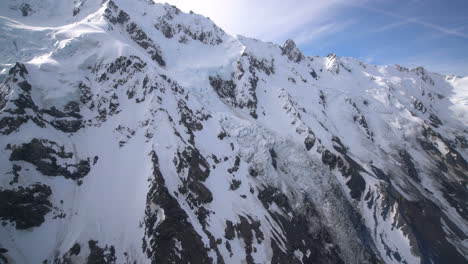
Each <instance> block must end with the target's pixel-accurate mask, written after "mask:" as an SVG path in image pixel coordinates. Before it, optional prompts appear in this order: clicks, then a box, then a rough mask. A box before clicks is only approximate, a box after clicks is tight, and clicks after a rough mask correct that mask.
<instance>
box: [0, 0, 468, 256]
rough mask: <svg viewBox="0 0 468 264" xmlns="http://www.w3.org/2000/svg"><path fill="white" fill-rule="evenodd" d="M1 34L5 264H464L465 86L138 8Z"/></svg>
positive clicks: (1, 242)
mask: <svg viewBox="0 0 468 264" xmlns="http://www.w3.org/2000/svg"><path fill="white" fill-rule="evenodd" d="M0 16H1V17H7V18H8V20H5V19H3V18H1V19H0V24H1V25H0V33H1V31H3V30H6V31H8V36H9V37H8V38H10V37H11V38H12V41H8V42H2V43H5V45H4V48H5V49H4V50H2V51H0V53H1V54H2V59H3V58H5V61H1V62H2V63H1V67H2V71H1V73H0V80H1V84H0V138H1V140H0V150H1V151H0V174H1V175H2V177H0V223H1V224H2V227H1V228H0V263H64V264H65V263H407V264H410V263H466V262H467V261H468V247H467V244H466V241H467V239H468V224H467V223H468V222H467V221H468V213H467V212H468V189H467V186H468V162H467V158H468V149H467V148H468V143H467V142H468V140H467V134H468V119H467V116H468V110H467V109H466V107H465V105H466V91H467V89H468V78H466V77H465V78H461V77H453V76H442V75H439V74H436V73H431V72H428V71H427V70H425V69H423V68H416V69H413V70H409V69H406V68H403V67H401V66H373V65H367V64H365V63H363V62H360V61H358V60H355V59H351V58H340V57H338V56H336V55H335V54H330V55H329V56H327V57H308V56H305V55H304V54H303V53H302V52H301V51H300V50H299V49H298V48H297V47H296V45H295V44H294V42H293V41H292V40H288V41H286V43H285V44H284V45H283V46H282V47H280V46H278V45H275V44H272V43H264V42H261V41H258V40H254V39H249V38H245V37H240V36H239V37H236V38H235V37H232V36H229V35H228V34H226V33H225V32H224V31H223V30H222V29H220V28H218V27H217V26H216V25H215V24H214V23H213V22H212V21H210V20H209V19H207V18H204V17H202V16H199V15H196V14H192V13H191V14H185V13H183V12H181V11H180V10H179V9H177V8H176V7H174V6H170V5H161V4H155V3H153V1H146V0H135V1H126V0H111V1H100V0H86V1H85V0H79V1H78V0H75V1H59V0H47V1H38V0H37V1H36V0H29V1H26V2H24V1H23V2H21V3H20V1H16V0H5V1H3V2H1V3H0ZM47 18H50V19H47ZM12 20H14V21H16V22H17V23H15V24H12V22H11V21H12ZM18 25H21V26H18ZM4 33H5V32H4ZM50 38H52V39H54V43H48V42H43V43H42V42H41V44H40V45H43V46H40V47H39V46H38V45H39V44H36V42H38V41H37V40H40V39H50ZM13 40H14V41H13ZM20 40H21V41H20ZM0 41H3V40H0ZM18 45H19V46H20V47H21V52H17V53H14V52H11V53H8V52H6V51H11V50H15V49H16V48H18ZM15 47H16V48H15ZM259 51H261V52H259Z"/></svg>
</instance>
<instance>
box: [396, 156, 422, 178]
mask: <svg viewBox="0 0 468 264" xmlns="http://www.w3.org/2000/svg"><path fill="white" fill-rule="evenodd" d="M398 154H399V155H400V158H401V162H402V163H403V169H404V171H405V172H406V173H407V174H408V176H409V177H411V179H413V180H415V181H417V182H420V181H421V179H420V178H419V175H418V171H417V170H416V167H415V165H414V163H413V158H412V157H411V155H410V154H409V153H408V152H407V151H406V150H400V151H399V153H398Z"/></svg>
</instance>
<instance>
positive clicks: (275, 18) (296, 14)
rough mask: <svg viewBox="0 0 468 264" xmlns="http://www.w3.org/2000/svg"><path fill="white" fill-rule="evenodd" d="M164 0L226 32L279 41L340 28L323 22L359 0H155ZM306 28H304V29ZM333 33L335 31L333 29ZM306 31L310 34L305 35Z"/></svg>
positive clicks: (310, 37) (301, 37) (303, 37)
mask: <svg viewBox="0 0 468 264" xmlns="http://www.w3.org/2000/svg"><path fill="white" fill-rule="evenodd" d="M155 1H156V2H164V1H167V2H169V3H170V4H173V5H176V6H178V7H179V8H181V9H182V10H183V11H189V10H193V11H194V12H196V13H199V14H202V15H204V16H208V17H210V18H211V19H212V20H213V21H214V22H215V23H217V24H218V25H219V26H221V27H222V28H223V29H225V30H226V31H227V32H228V33H230V34H234V35H237V34H240V35H245V36H248V37H255V38H260V39H262V40H267V41H275V42H282V41H284V40H285V39H286V38H291V37H294V35H297V36H298V41H300V42H304V41H307V40H308V39H309V40H311V39H314V38H315V37H317V36H319V35H323V34H324V33H326V31H327V30H336V29H339V28H342V27H341V26H340V25H339V24H342V23H332V22H326V21H329V19H330V18H331V17H332V16H333V15H334V14H336V13H337V12H338V9H339V8H340V7H342V6H343V4H344V3H348V2H350V1H351V2H354V1H362V0H315V1H309V0H291V1H284V0H256V1H251V0H236V1H219V0H200V1H193V0H155ZM306 27H307V28H310V29H309V30H305V28H306ZM335 32H336V31H335ZM307 34H310V35H307Z"/></svg>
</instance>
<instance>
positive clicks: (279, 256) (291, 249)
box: [258, 187, 344, 263]
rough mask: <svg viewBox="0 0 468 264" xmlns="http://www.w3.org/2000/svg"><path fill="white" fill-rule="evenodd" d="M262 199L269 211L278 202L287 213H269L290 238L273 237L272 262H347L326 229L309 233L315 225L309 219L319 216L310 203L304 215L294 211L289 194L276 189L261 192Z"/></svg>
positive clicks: (269, 188)
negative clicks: (279, 244)
mask: <svg viewBox="0 0 468 264" xmlns="http://www.w3.org/2000/svg"><path fill="white" fill-rule="evenodd" d="M258 198H259V200H260V201H262V203H263V205H264V206H265V208H266V209H267V210H269V208H270V206H271V205H272V204H273V203H275V204H276V205H277V206H278V207H279V208H280V209H281V210H283V212H284V213H283V214H280V213H279V212H278V211H277V210H272V211H270V210H269V212H270V216H271V217H272V218H273V219H274V221H276V222H277V223H278V224H279V225H280V226H281V227H282V235H283V236H284V237H285V238H286V239H285V240H283V239H281V240H280V239H279V238H278V237H277V236H273V238H272V240H271V248H272V250H273V256H272V260H271V263H344V262H343V260H342V259H341V257H340V249H339V247H338V246H337V245H336V243H335V242H334V241H333V239H332V237H331V236H330V234H329V231H328V229H327V228H326V227H325V226H321V227H320V228H316V229H314V231H311V230H309V226H311V223H309V221H310V220H308V219H314V218H315V219H316V217H318V214H317V212H316V211H315V209H314V208H313V206H312V204H311V203H310V202H306V203H305V208H303V210H301V211H300V212H299V211H293V210H292V207H291V205H290V202H289V199H288V198H287V197H286V195H284V194H283V193H282V192H280V191H279V190H277V189H275V188H273V187H267V188H265V189H263V190H261V191H260V192H259V194H258ZM304 209H305V210H304ZM287 215H290V216H291V215H292V217H289V216H287ZM316 224H317V223H316ZM319 225H320V224H319ZM280 241H281V242H280ZM278 243H281V244H282V245H283V247H285V251H284V250H283V249H282V248H280V247H279V246H278ZM296 251H299V252H301V253H302V255H303V258H302V262H301V261H300V260H299V259H298V258H297V257H296V254H295V252H296Z"/></svg>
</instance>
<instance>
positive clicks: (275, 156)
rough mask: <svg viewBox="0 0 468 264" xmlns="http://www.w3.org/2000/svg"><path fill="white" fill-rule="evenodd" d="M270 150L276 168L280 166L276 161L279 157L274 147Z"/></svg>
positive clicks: (272, 162)
mask: <svg viewBox="0 0 468 264" xmlns="http://www.w3.org/2000/svg"><path fill="white" fill-rule="evenodd" d="M269 151H270V157H271V165H272V166H273V168H275V170H276V169H277V168H278V164H277V162H276V158H278V155H276V152H275V150H274V149H269Z"/></svg>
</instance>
